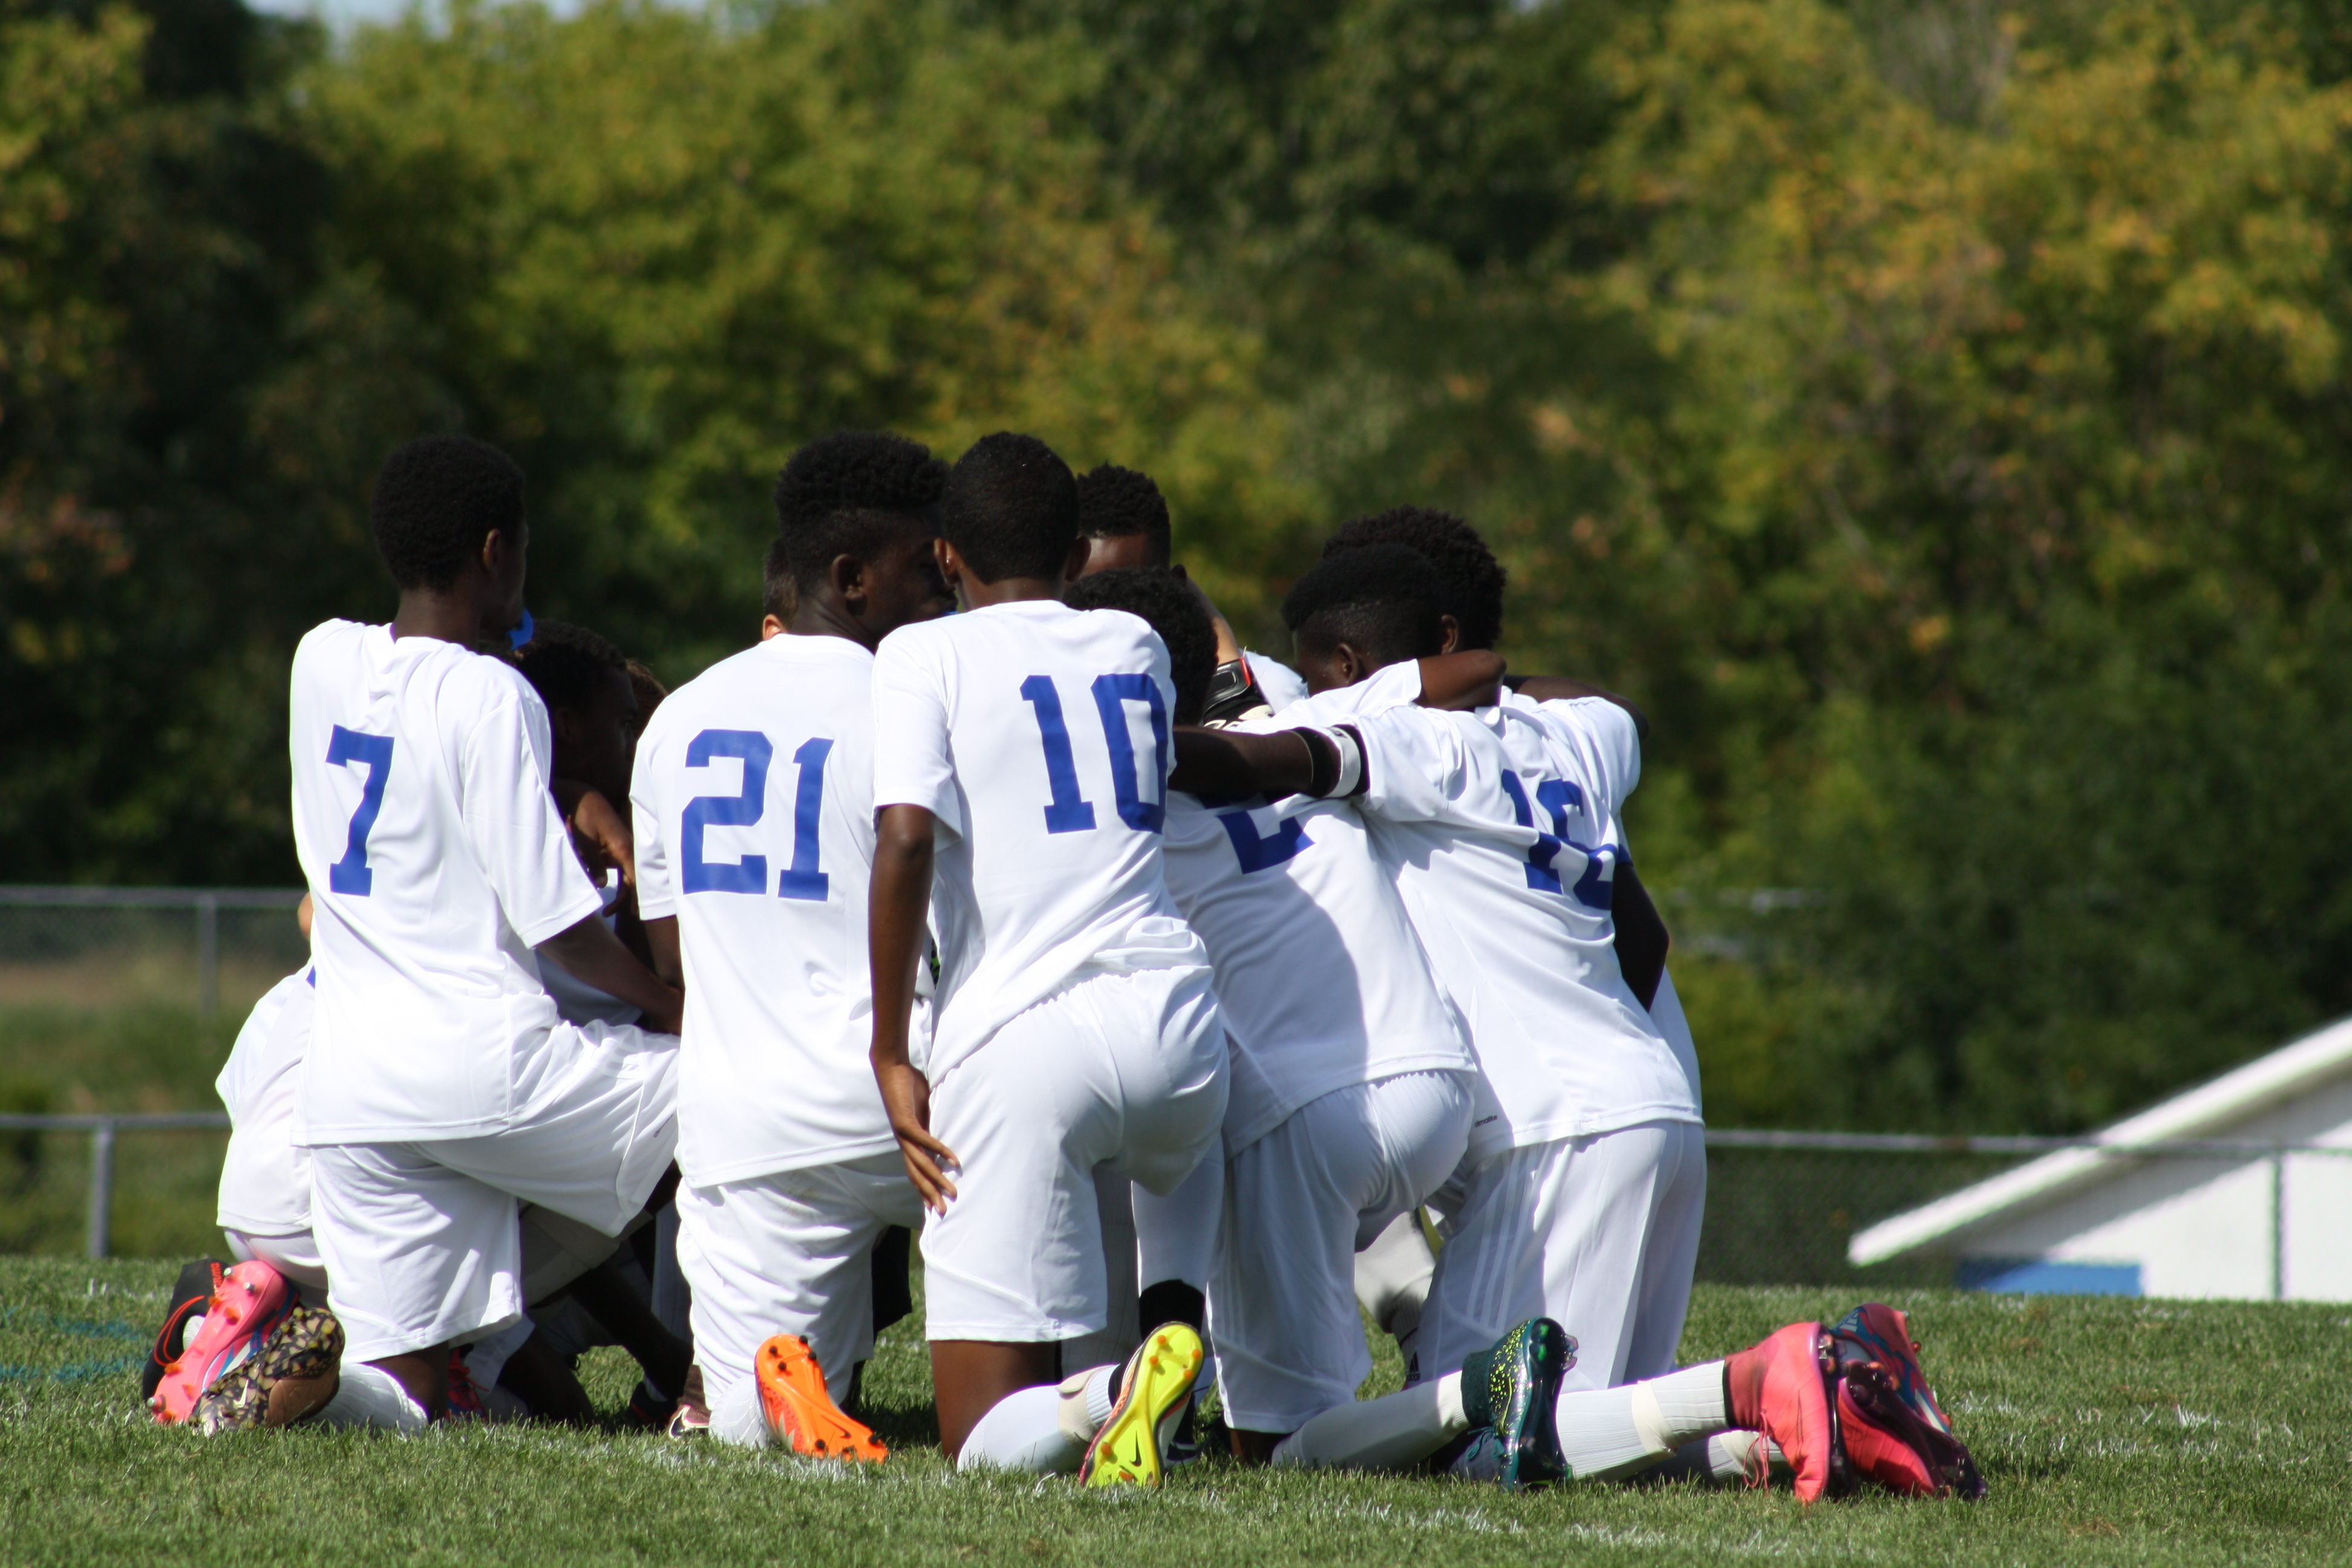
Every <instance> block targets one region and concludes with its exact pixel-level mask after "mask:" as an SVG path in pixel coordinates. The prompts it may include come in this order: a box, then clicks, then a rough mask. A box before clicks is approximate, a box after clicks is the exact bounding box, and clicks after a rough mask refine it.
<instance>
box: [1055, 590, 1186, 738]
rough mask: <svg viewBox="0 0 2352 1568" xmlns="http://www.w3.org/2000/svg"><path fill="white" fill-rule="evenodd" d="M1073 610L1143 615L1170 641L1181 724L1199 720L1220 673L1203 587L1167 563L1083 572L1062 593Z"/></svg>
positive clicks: (1174, 716)
mask: <svg viewBox="0 0 2352 1568" xmlns="http://www.w3.org/2000/svg"><path fill="white" fill-rule="evenodd" d="M1062 602H1063V603H1064V604H1066V605H1069V606H1070V608H1072V609H1074V610H1125V611H1126V612H1128V614H1129V615H1131V616H1140V617H1142V619H1143V622H1144V624H1145V625H1146V626H1150V628H1151V629H1152V630H1153V631H1155V632H1158V633H1159V634H1160V641H1161V642H1163V643H1166V644H1167V645H1168V672H1169V678H1170V679H1172V680H1173V681H1174V682H1175V683H1176V711H1175V712H1174V713H1173V714H1171V715H1170V717H1171V718H1172V719H1173V720H1174V721H1176V722H1177V723H1179V724H1197V723H1199V722H1200V721H1201V710H1202V709H1203V708H1205V707H1207V706H1208V702H1209V681H1210V680H1211V679H1212V678H1213V677H1214V676H1215V675H1216V673H1217V628H1216V625H1215V623H1214V622H1213V621H1211V620H1210V619H1209V604H1208V601H1207V600H1205V599H1203V598H1202V597H1201V594H1200V590H1199V589H1197V588H1195V587H1193V586H1192V584H1190V583H1188V582H1186V581H1185V580H1184V579H1183V578H1181V577H1179V576H1178V575H1176V574H1175V573H1173V572H1171V571H1170V570H1168V568H1167V567H1165V566H1134V567H1129V568H1126V569H1124V570H1120V571H1114V572H1097V573H1095V574H1092V575H1090V576H1086V577H1081V578H1079V579H1078V580H1077V581H1076V582H1075V583H1073V584H1070V586H1069V591H1068V592H1067V593H1066V594H1064V595H1062Z"/></svg>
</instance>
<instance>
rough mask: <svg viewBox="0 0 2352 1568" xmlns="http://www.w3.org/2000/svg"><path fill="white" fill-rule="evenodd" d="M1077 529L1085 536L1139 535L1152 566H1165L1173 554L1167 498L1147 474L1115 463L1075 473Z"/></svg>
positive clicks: (1126, 537)
mask: <svg viewBox="0 0 2352 1568" xmlns="http://www.w3.org/2000/svg"><path fill="white" fill-rule="evenodd" d="M1078 531H1079V532H1080V533H1083V534H1085V535H1086V536H1087V538H1089V539H1128V538H1132V537H1134V536H1135V535H1137V534H1141V535H1142V536H1143V537H1144V538H1145V539H1148V540H1150V542H1151V564H1152V565H1154V566H1165V565H1167V564H1168V563H1169V561H1170V560H1171V559H1172V558H1173V556H1174V554H1175V545H1174V542H1173V540H1172V539H1171V530H1170V527H1169V522H1168V498H1167V497H1165V496H1163V495H1161V494H1160V487H1159V486H1158V485H1156V484H1153V483H1152V482H1151V476H1150V474H1141V473H1138V472H1136V470H1134V469H1133V468H1120V467H1119V466H1118V464H1116V463H1105V464H1103V465H1102V466H1101V467H1100V468H1088V469H1087V471H1086V472H1085V473H1083V474H1080V475H1079V476H1078Z"/></svg>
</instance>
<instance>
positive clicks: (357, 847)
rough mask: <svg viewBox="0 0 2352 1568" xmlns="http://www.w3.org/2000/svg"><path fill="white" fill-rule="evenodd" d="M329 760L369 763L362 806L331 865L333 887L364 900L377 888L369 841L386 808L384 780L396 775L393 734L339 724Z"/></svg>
mask: <svg viewBox="0 0 2352 1568" xmlns="http://www.w3.org/2000/svg"><path fill="white" fill-rule="evenodd" d="M327 761H328V762H329V763H331V764H332V765H333V766H335V767H339V768H340V767H347V766H349V765H350V764H352V763H366V764H367V771H368V776H367V783H366V784H362V786H361V787H360V808H359V809H358V810H357V811H354V812H353V813H352V831H351V836H350V837H348V838H346V839H345V840H344V841H343V858H341V859H340V860H338V861H336V862H335V863H334V864H333V865H331V866H330V867H328V868H327V886H328V887H329V888H330V889H332V890H334V891H335V892H338V893H349V894H351V895H352V897H353V898H357V899H364V898H366V897H367V896H368V894H370V893H371V892H373V891H374V890H375V873H374V872H373V871H371V870H370V869H368V858H367V841H368V835H369V834H371V833H373V832H374V831H375V819H376V814H377V813H378V812H380V811H382V810H383V786H384V783H385V781H386V780H388V779H389V778H391V776H392V737H391V736H389V735H366V734H362V733H361V732H360V731H357V730H346V729H344V728H343V727H342V726H341V724H338V725H336V726H335V729H334V732H333V733H332V734H331V735H330V736H329V737H328V738H327Z"/></svg>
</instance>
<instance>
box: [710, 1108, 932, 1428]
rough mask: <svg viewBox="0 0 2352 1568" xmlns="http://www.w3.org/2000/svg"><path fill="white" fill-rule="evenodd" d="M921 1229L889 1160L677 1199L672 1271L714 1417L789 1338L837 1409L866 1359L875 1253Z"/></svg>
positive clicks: (903, 1176)
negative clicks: (688, 1305) (681, 1280)
mask: <svg viewBox="0 0 2352 1568" xmlns="http://www.w3.org/2000/svg"><path fill="white" fill-rule="evenodd" d="M922 1223H923V1204H922V1200H921V1199H920V1198H919V1197H917V1196H916V1195H915V1184H914V1183H912V1182H910V1181H908V1179H907V1163H906V1161H905V1160H903V1159H902V1158H900V1156H899V1154H898V1150H897V1149H895V1148H894V1149H892V1150H891V1151H890V1152H888V1153H887V1154H871V1155H868V1156H866V1158H865V1159H862V1160H845V1161H841V1162H839V1163H834V1164H826V1165H811V1166H807V1167H805V1168H803V1169H801V1170H797V1171H779V1172H776V1173H773V1174H771V1175H765V1176H752V1177H749V1178H747V1179H745V1180H743V1181H740V1182H719V1183H716V1184H712V1185H710V1186H708V1187H694V1186H687V1185H684V1184H681V1185H680V1186H679V1187H678V1189H677V1262H678V1267H679V1268H681V1269H683V1270H684V1271H685V1274H686V1282H687V1284H688V1287H689V1289H690V1290H691V1293H692V1298H693V1318H694V1360H695V1364H697V1365H698V1366H699V1367H701V1368H702V1389H703V1397H704V1400H705V1402H706V1403H707V1404H708V1405H709V1407H710V1408H711V1409H713V1410H717V1409H718V1408H719V1406H720V1405H722V1404H723V1403H725V1402H726V1400H727V1397H728V1395H729V1394H731V1393H732V1392H733V1391H734V1390H735V1388H736V1387H737V1385H738V1384H743V1383H746V1382H749V1381H750V1380H751V1375H752V1373H751V1358H752V1356H753V1355H754V1354H755V1353H756V1352H758V1350H759V1348H760V1346H761V1344H762V1343H763V1342H766V1341H767V1339H768V1338H769V1336H771V1335H773V1334H798V1335H799V1336H800V1337H801V1338H803V1339H804V1340H806V1341H808V1342H809V1348H810V1349H811V1350H813V1351H814V1352H816V1363H817V1365H818V1366H819V1367H821V1368H822V1369H823V1370H824V1376H825V1382H826V1383H827V1384H829V1385H830V1386H831V1387H832V1389H833V1393H834V1395H835V1398H837V1399H846V1398H847V1397H848V1396H849V1369H850V1368H851V1367H853V1366H855V1365H856V1364H857V1363H859V1362H862V1361H864V1360H866V1358H868V1357H869V1356H871V1355H872V1354H873V1353H874V1275H873V1264H872V1256H871V1255H872V1253H873V1250H874V1244H875V1242H876V1241H877V1240H878V1239H880V1237H881V1235H882V1233H883V1231H884V1230H886V1229H887V1228H888V1227H889V1226H894V1225H900V1226H907V1227H908V1229H910V1230H911V1229H914V1228H916V1227H918V1226H921V1224H922Z"/></svg>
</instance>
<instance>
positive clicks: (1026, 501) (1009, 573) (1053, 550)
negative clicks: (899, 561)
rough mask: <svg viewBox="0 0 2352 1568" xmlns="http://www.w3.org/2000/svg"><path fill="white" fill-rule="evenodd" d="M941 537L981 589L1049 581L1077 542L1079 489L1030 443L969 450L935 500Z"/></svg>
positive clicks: (1008, 438)
mask: <svg viewBox="0 0 2352 1568" xmlns="http://www.w3.org/2000/svg"><path fill="white" fill-rule="evenodd" d="M940 537H941V538H943V539H945V540H946V541H947V542H949V543H950V544H952V545H954V546H955V548H956V553H957V554H959V555H961V556H962V557H963V559H964V564H965V565H967V566H969V567H971V570H972V572H973V574H976V575H977V576H978V577H979V578H980V580H981V581H982V582H983V583H1001V582H1003V580H1004V579H1005V578H1007V577H1052V576H1055V575H1056V574H1059V573H1060V572H1061V571H1062V569H1063V568H1064V566H1066V564H1067V563H1068V562H1069V558H1070V546H1071V545H1072V544H1074V543H1076V541H1077V537H1078V481H1077V480H1076V479H1075V478H1074V477H1073V476H1072V475H1071V473H1070V465H1069V464H1067V463H1065V462H1064V461H1062V459H1061V458H1058V457H1056V456H1055V454H1054V449H1053V448H1052V447H1048V446H1047V445H1045V442H1043V441H1040V440H1039V439H1037V437H1034V436H1016V435H1014V434H1013V433H1012V432H1010V431H1004V430H1000V431H998V432H997V433H996V434H995V435H993V436H983V437H981V438H980V439H979V440H977V441H975V442H973V443H972V446H971V451H969V452H966V453H965V454H964V455H963V456H962V457H961V458H958V459H957V460H956V466H955V469H954V471H953V472H951V473H950V474H949V475H948V488H947V491H946V493H945V494H943V495H942V496H941V497H940Z"/></svg>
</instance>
